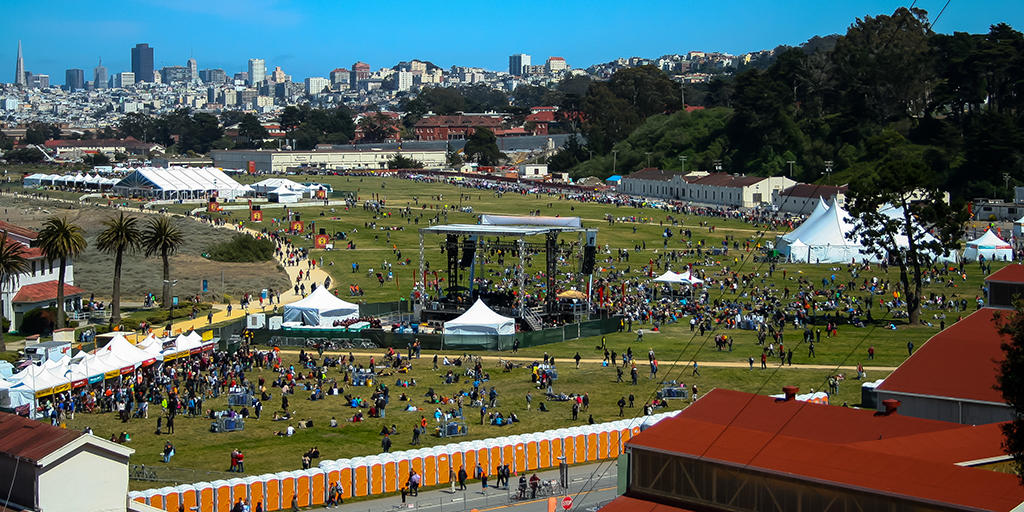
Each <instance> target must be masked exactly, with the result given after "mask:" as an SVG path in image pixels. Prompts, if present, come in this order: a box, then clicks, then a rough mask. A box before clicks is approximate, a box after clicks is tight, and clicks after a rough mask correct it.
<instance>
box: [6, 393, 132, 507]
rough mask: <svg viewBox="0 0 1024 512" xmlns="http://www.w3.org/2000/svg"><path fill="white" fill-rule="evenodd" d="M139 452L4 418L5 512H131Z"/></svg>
mask: <svg viewBox="0 0 1024 512" xmlns="http://www.w3.org/2000/svg"><path fill="white" fill-rule="evenodd" d="M134 452H135V450H133V449H131V448H128V447H126V446H122V445H120V444H117V443H113V442H110V441H107V440H104V439H100V438H98V437H96V436H93V435H88V434H82V433H81V432H77V431H73V430H67V429H62V428H57V427H52V426H50V425H47V424H45V423H42V422H39V421H34V420H30V419H28V418H22V417H21V416H17V415H15V414H8V413H3V412H0V479H3V481H4V482H9V485H8V488H9V489H10V491H9V492H8V493H7V494H6V495H5V496H4V497H3V499H4V500H5V502H0V510H43V511H46V510H83V511H85V510H126V509H127V500H126V497H127V494H128V460H129V457H130V456H131V454H132V453H134ZM86 475H88V476H87V477H86Z"/></svg>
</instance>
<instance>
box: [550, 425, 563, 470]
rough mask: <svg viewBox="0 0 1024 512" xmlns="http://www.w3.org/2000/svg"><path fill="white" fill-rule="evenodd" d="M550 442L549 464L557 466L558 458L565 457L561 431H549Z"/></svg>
mask: <svg viewBox="0 0 1024 512" xmlns="http://www.w3.org/2000/svg"><path fill="white" fill-rule="evenodd" d="M549 441H550V442H551V466H550V467H556V466H558V459H560V458H562V457H565V439H564V438H563V437H562V433H561V432H559V431H558V430H555V431H553V432H551V437H550V438H549Z"/></svg>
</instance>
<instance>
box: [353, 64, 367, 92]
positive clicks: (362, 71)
mask: <svg viewBox="0 0 1024 512" xmlns="http://www.w3.org/2000/svg"><path fill="white" fill-rule="evenodd" d="M349 77H350V79H349V83H350V84H351V86H352V88H355V87H356V85H358V84H359V81H360V80H368V79H369V78H370V65H369V64H367V63H365V62H356V63H355V64H352V72H351V73H349Z"/></svg>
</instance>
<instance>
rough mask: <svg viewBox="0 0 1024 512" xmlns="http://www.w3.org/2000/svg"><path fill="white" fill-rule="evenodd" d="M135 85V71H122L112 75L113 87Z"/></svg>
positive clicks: (120, 87)
mask: <svg viewBox="0 0 1024 512" xmlns="http://www.w3.org/2000/svg"><path fill="white" fill-rule="evenodd" d="M133 85H135V73H132V72H131V71H122V72H120V73H118V74H116V75H114V87H117V88H119V89H124V88H125V87H131V86H133Z"/></svg>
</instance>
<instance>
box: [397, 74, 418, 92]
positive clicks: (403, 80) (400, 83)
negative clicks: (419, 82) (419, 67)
mask: <svg viewBox="0 0 1024 512" xmlns="http://www.w3.org/2000/svg"><path fill="white" fill-rule="evenodd" d="M414 76H415V74H414V73H413V72H412V71H399V72H397V73H395V90H398V91H408V90H409V89H412V79H413V77H414Z"/></svg>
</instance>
